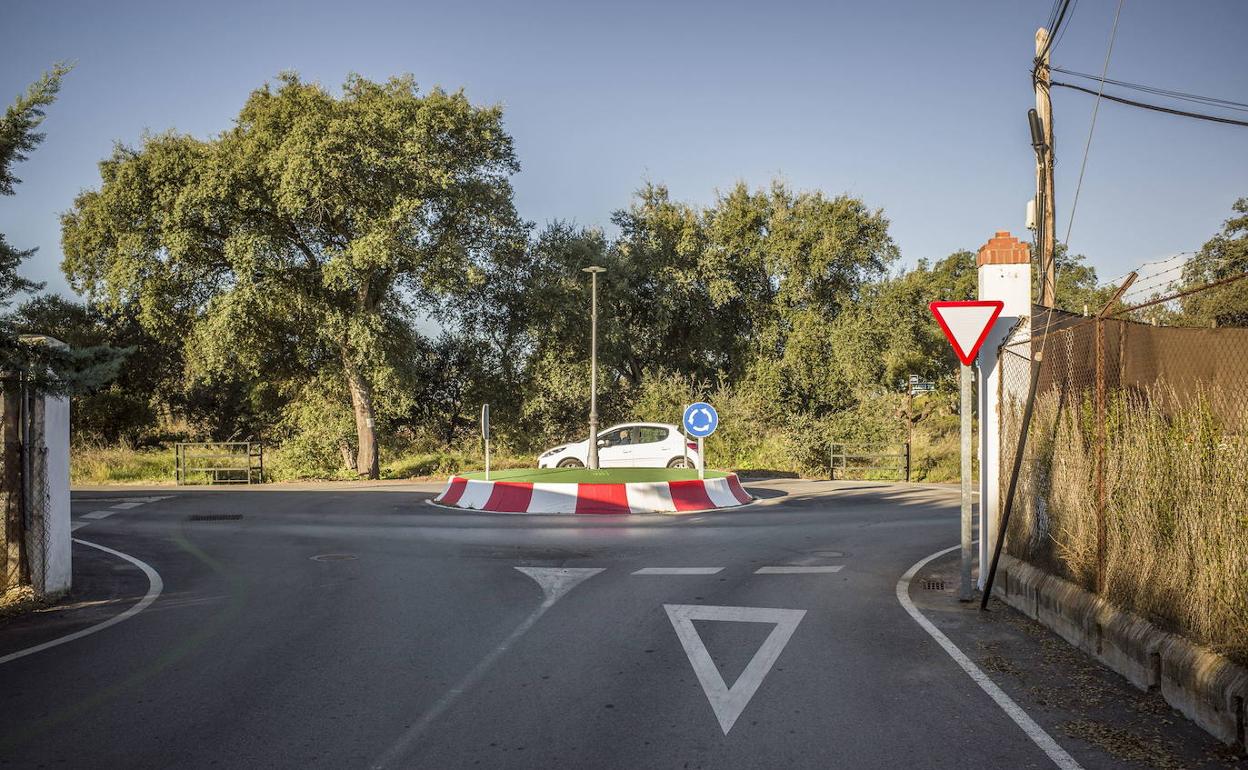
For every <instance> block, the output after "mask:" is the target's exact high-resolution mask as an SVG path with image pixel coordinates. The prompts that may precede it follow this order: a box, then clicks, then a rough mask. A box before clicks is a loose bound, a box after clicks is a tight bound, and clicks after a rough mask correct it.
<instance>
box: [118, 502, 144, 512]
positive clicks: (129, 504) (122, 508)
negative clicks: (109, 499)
mask: <svg viewBox="0 0 1248 770" xmlns="http://www.w3.org/2000/svg"><path fill="white" fill-rule="evenodd" d="M146 502H147V501H146V500H143V501H135V500H128V501H126V502H124V503H117V504H116V505H114V506H112V507H113V508H115V509H117V510H119V511H126V510H129V509H131V508H138V507H139V506H140V505H143V503H146Z"/></svg>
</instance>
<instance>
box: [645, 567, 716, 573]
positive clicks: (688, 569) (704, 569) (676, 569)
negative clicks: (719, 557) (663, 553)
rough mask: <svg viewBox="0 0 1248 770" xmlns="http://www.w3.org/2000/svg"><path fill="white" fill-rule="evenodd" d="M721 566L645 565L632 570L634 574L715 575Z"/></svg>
mask: <svg viewBox="0 0 1248 770" xmlns="http://www.w3.org/2000/svg"><path fill="white" fill-rule="evenodd" d="M723 571H724V568H723V567H646V568H645V569H639V570H637V571H636V572H634V573H633V574H634V575H717V574H719V573H720V572H723Z"/></svg>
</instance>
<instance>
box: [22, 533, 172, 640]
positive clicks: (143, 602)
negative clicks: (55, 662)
mask: <svg viewBox="0 0 1248 770" xmlns="http://www.w3.org/2000/svg"><path fill="white" fill-rule="evenodd" d="M74 542H75V543H78V544H79V545H85V546H88V547H90V548H95V549H97V550H100V551H103V552H104V553H108V554H112V555H113V556H116V557H117V558H119V559H125V560H126V561H128V562H130V563H131V564H133V565H134V566H136V567H138V568H139V569H141V570H143V574H144V575H146V576H147V593H146V594H144V595H143V598H142V599H139V600H138V601H137V602H135V603H134V604H133V605H131V607H130V608H129V609H127V610H126V611H124V612H121V613H119V614H117V615H114V616H112V617H111V618H109V619H108V620H105V621H102V622H100V623H96V624H95V625H93V626H87V627H86V628H84V629H82V630H81V631H75V632H74V633H72V634H67V635H65V636H62V637H59V638H57V639H53V640H51V641H48V642H44V643H43V644H37V645H35V646H34V647H27V648H26V649H24V650H18V651H17V652H11V653H9V654H8V655H5V656H3V657H0V665H3V664H5V663H8V662H10V661H14V660H17V659H18V658H24V657H26V656H27V655H34V654H35V653H36V652H43V651H44V650H47V649H50V648H52V647H57V646H60V645H62V644H65V643H66V642H72V641H74V640H75V639H81V638H82V637H84V636H89V635H90V634H94V633H95V632H97V631H103V630H104V629H106V628H108V627H109V626H115V625H117V624H118V623H120V622H122V621H123V620H129V619H130V618H132V617H134V616H135V615H138V614H139V613H140V612H142V611H143V610H145V609H147V608H148V606H150V605H151V603H152V602H154V601H156V597H158V596H160V592H161V591H163V590H165V583H164V581H163V580H161V579H160V573H158V572H157V571H156V570H154V569H152V567H151V565H149V564H147V563H146V562H143V561H140V560H139V559H136V558H134V557H133V556H131V555H129V554H125V553H122V552H121V551H114V550H113V549H112V548H108V547H106V546H102V545H100V544H98V543H89V542H87V541H86V540H79V539H78V538H74Z"/></svg>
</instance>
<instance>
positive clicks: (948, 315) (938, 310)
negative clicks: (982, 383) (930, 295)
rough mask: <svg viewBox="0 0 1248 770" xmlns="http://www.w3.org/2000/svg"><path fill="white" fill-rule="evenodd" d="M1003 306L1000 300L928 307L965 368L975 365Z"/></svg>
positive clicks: (938, 304)
mask: <svg viewBox="0 0 1248 770" xmlns="http://www.w3.org/2000/svg"><path fill="white" fill-rule="evenodd" d="M1004 306H1005V303H1003V302H1002V301H1001V300H999V299H994V300H972V301H968V302H932V303H930V304H929V305H928V307H929V308H931V310H932V315H934V316H936V323H938V324H940V328H941V330H942V331H944V333H945V336H946V337H948V338H949V344H950V345H953V352H954V353H956V354H957V356H958V360H959V361H961V362H962V363H963V364H964V365H966V366H970V365H971V364H973V363H975V354H976V353H978V352H979V346H980V345H983V344H984V340H985V339H987V338H988V331H989V330H990V329H991V328H992V325H993V324H994V323H996V320H997V316H999V315H1001V308H1002V307H1004Z"/></svg>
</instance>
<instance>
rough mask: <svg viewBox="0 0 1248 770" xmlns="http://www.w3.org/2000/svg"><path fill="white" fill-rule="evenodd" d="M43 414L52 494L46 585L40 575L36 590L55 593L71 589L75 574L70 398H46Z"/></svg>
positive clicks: (48, 508) (47, 513)
mask: <svg viewBox="0 0 1248 770" xmlns="http://www.w3.org/2000/svg"><path fill="white" fill-rule="evenodd" d="M43 417H44V426H43V440H44V446H45V447H46V448H47V453H46V455H45V458H46V459H45V463H44V466H43V470H44V473H45V474H46V476H45V479H44V482H43V483H44V484H45V485H46V487H45V488H46V489H47V494H48V497H47V506H46V508H45V509H44V513H45V516H46V517H47V518H46V520H45V531H46V532H47V537H46V539H45V541H44V544H43V547H44V548H45V551H44V564H45V565H46V566H45V573H44V575H43V580H42V585H40V583H39V581H38V579H37V578H36V581H35V590H36V591H39V592H40V593H45V594H55V593H61V592H62V591H68V590H69V587H70V582H71V578H72V576H73V563H72V560H71V559H72V557H71V555H70V530H69V399H67V398H61V397H52V396H49V397H47V398H45V399H44V400H43ZM32 577H34V576H33V575H32Z"/></svg>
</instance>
